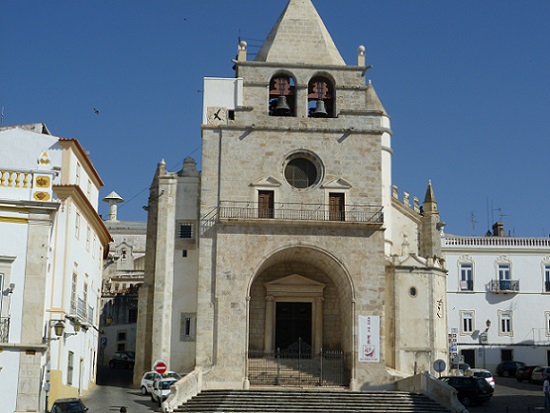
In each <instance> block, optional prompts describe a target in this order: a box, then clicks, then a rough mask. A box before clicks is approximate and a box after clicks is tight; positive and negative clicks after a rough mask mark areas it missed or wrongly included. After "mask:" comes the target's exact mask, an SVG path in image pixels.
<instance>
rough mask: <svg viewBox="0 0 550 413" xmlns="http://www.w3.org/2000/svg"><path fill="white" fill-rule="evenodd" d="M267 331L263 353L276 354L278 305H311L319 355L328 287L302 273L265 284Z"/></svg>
mask: <svg viewBox="0 0 550 413" xmlns="http://www.w3.org/2000/svg"><path fill="white" fill-rule="evenodd" d="M264 286H265V289H266V297H265V301H266V303H265V330H264V352H265V353H273V352H275V350H276V349H275V326H276V322H277V320H276V316H277V315H276V311H275V308H276V305H277V304H276V303H278V302H303V303H311V312H312V314H311V341H312V343H311V347H312V351H313V354H319V353H320V352H321V347H322V345H323V301H324V296H323V290H324V289H325V287H326V284H324V283H321V282H318V281H314V280H311V279H309V278H307V277H304V276H302V275H300V274H291V275H287V276H284V277H281V278H278V279H276V280H274V281H270V282H268V283H265V284H264Z"/></svg>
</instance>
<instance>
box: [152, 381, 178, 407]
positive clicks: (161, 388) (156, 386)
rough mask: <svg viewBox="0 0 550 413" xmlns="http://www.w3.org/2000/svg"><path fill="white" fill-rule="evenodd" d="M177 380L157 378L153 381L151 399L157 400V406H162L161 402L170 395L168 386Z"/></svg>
mask: <svg viewBox="0 0 550 413" xmlns="http://www.w3.org/2000/svg"><path fill="white" fill-rule="evenodd" d="M175 382H177V380H176V379H159V380H155V382H154V383H153V390H152V391H151V401H153V402H157V403H158V405H159V407H160V406H162V402H163V401H165V400H166V399H167V398H168V396H170V387H171V386H172V384H174V383H175Z"/></svg>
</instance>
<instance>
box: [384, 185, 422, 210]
mask: <svg viewBox="0 0 550 413" xmlns="http://www.w3.org/2000/svg"><path fill="white" fill-rule="evenodd" d="M391 195H392V197H393V198H395V199H397V200H399V188H398V187H397V185H392V187H391ZM410 199H411V195H410V194H409V193H408V192H403V201H402V204H403V206H405V207H407V208H411V201H410ZM412 209H413V211H414V212H416V213H417V214H420V199H419V198H418V197H416V196H413V205H412Z"/></svg>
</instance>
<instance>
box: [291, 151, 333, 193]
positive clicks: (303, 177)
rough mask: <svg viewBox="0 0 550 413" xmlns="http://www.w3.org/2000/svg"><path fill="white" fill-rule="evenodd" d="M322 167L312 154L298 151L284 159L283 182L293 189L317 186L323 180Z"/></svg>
mask: <svg viewBox="0 0 550 413" xmlns="http://www.w3.org/2000/svg"><path fill="white" fill-rule="evenodd" d="M323 170H324V168H323V165H322V163H321V161H320V159H319V158H318V157H317V156H316V155H315V154H313V153H310V152H305V151H300V152H296V153H293V154H292V155H290V156H289V157H287V158H286V160H285V162H284V167H283V173H284V177H285V180H286V181H287V182H288V183H289V184H290V186H292V187H293V188H295V189H309V188H313V187H315V186H317V184H319V183H320V182H321V181H322V178H323Z"/></svg>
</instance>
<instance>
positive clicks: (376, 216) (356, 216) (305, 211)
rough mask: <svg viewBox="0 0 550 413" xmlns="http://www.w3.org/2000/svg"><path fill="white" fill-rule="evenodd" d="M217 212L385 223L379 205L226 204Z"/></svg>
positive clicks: (237, 216)
mask: <svg viewBox="0 0 550 413" xmlns="http://www.w3.org/2000/svg"><path fill="white" fill-rule="evenodd" d="M217 210H218V219H244V220H256V219H275V220H294V221H322V222H331V221H332V222H338V221H340V222H355V223H368V224H376V225H381V224H383V223H384V215H383V212H382V207H381V206H379V205H344V206H343V209H342V210H337V211H335V210H331V208H330V206H329V205H328V204H303V203H274V204H273V205H272V207H270V208H264V207H263V205H261V204H260V203H257V202H248V201H222V202H220V206H219V208H217ZM203 221H204V219H203Z"/></svg>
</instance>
